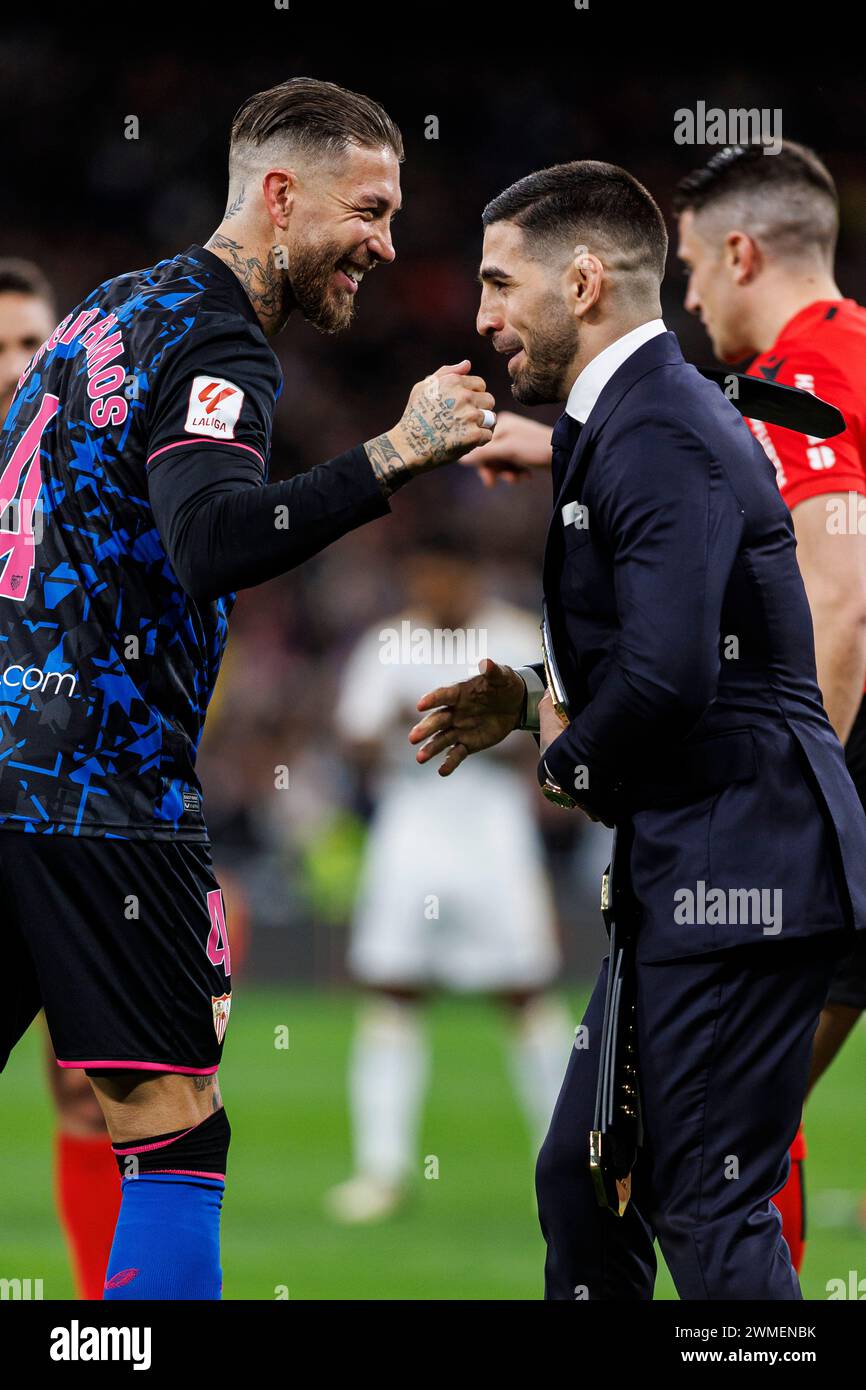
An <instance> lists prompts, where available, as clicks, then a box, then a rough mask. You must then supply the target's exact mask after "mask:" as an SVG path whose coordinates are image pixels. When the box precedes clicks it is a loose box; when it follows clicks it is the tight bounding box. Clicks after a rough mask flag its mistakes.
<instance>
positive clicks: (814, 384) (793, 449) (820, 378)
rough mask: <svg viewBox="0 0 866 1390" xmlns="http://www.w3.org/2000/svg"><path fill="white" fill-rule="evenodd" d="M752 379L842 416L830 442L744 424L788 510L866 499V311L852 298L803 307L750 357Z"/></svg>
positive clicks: (772, 427)
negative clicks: (852, 495)
mask: <svg viewBox="0 0 866 1390" xmlns="http://www.w3.org/2000/svg"><path fill="white" fill-rule="evenodd" d="M749 376H762V377H765V378H766V379H767V380H768V381H778V382H779V384H780V385H781V386H797V387H799V388H800V390H802V391H811V392H812V393H813V394H814V395H816V396H821V397H822V398H823V399H824V400H825V401H829V402H830V403H831V405H835V406H838V407H839V409H840V410H841V412H842V414H843V415H844V416H845V421H846V424H847V429H846V430H844V431H843V433H842V434H837V435H836V436H835V438H834V439H828V440H820V439H813V438H812V436H811V435H805V434H798V433H797V431H796V430H787V429H784V428H783V427H782V426H781V425H767V424H764V422H763V421H761V420H750V421H749V424H750V426H751V427H752V431H753V433H754V434H755V437H756V438H757V439H758V441H759V443H761V444H762V445H763V447H764V450H765V452H766V453H767V455H768V456H769V458H770V460H771V462H772V463H773V465H774V467H775V469H776V480H777V482H778V484H779V489H780V491H781V493H782V496H783V497H784V499H785V501H786V502H787V504H788V506H789V507H790V509H791V510H792V511H793V509H794V507H796V506H797V504H798V502H802V501H804V500H805V498H807V497H818V496H820V495H821V494H822V493H825V492H859V493H863V494H866V309H864V308H862V307H861V306H860V305H859V304H858V303H857V302H856V301H855V300H853V299H836V300H826V299H823V300H818V301H817V302H816V303H815V304H810V305H809V306H808V307H807V308H805V309H801V310H800V312H799V314H795V315H794V317H793V318H792V319H791V320H790V321H789V322H788V323H786V324H785V327H784V328H783V329H782V331H781V333H780V334H779V336H778V338H777V339H776V341H775V343H774V344H773V346H772V347H771V348H770V350H769V352H765V353H762V354H761V356H760V357H756V358H755V360H754V362H753V363H752V365H751V366H750V367H749Z"/></svg>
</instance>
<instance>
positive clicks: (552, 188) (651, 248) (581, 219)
mask: <svg viewBox="0 0 866 1390" xmlns="http://www.w3.org/2000/svg"><path fill="white" fill-rule="evenodd" d="M481 220H482V222H483V224H484V226H485V227H489V226H490V225H491V223H493V222H501V221H507V222H514V223H515V224H516V225H517V226H518V227H521V228H522V229H523V231H524V232H526V233H527V234H528V235H529V236H530V237H536V236H537V237H540V238H543V239H544V240H548V241H549V240H553V239H556V240H561V239H562V238H563V237H564V236H570V237H572V238H573V239H574V240H575V241H586V242H587V243H588V242H590V241H591V240H592V238H593V235H594V234H595V235H597V236H600V237H601V238H602V239H603V240H604V241H606V242H609V243H611V244H612V245H613V246H615V247H616V249H617V250H619V251H622V252H624V253H626V254H627V255H629V258H630V260H631V262H632V266H633V268H634V269H635V270H638V271H644V272H646V271H651V272H652V273H653V274H654V275H656V276H657V278H658V279H659V281H661V280H662V279H663V278H664V273H665V261H666V259H667V251H668V234H667V230H666V228H665V220H664V217H663V216H662V213H661V209H660V208H659V206H658V204H657V203H656V201H655V199H654V198H653V197H652V195H651V194H650V193H649V192H648V191H647V189H646V188H644V186H643V184H642V183H638V181H637V179H636V178H634V177H633V176H632V175H631V174H629V173H627V171H626V170H625V169H620V168H619V167H618V166H617V165H616V164H604V163H602V162H601V161H600V160H597V159H579V160H575V161H574V162H573V163H571V164H554V165H553V166H552V167H551V168H550V169H540V170H539V171H538V172H537V173H535V174H527V175H526V177H525V178H523V179H518V181H517V183H513V184H512V185H511V187H510V188H506V189H505V191H504V192H503V193H500V194H499V195H498V197H496V198H493V199H492V201H491V202H489V203H488V204H487V206H486V208H485V209H484V212H483V214H482V218H481Z"/></svg>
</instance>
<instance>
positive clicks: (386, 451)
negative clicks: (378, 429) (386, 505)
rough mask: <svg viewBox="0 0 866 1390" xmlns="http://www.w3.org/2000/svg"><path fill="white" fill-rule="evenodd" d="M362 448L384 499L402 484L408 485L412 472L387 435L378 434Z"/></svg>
mask: <svg viewBox="0 0 866 1390" xmlns="http://www.w3.org/2000/svg"><path fill="white" fill-rule="evenodd" d="M364 448H365V449H366V451H367V458H368V459H369V460H370V464H371V466H372V469H373V472H374V473H375V475H376V479H377V481H378V483H379V486H380V488H381V489H382V491H383V492H384V494H385V496H386V497H390V496H391V494H392V492H396V491H397V489H398V488H400V487H402V486H403V484H404V483H408V481H409V479H410V478H411V476H412V470H411V469H410V468H409V467H408V465H407V463H406V461H405V459H404V458H403V456H402V455H401V454H400V453H399V452H398V451H397V450H396V449H395V448H394V445H393V444H392V443H391V441H390V439H389V438H388V436H387V434H380V435H379V436H378V438H377V439H368V440H367V443H366V444H365V445H364Z"/></svg>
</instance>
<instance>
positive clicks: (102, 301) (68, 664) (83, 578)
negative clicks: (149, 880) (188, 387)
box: [0, 254, 273, 840]
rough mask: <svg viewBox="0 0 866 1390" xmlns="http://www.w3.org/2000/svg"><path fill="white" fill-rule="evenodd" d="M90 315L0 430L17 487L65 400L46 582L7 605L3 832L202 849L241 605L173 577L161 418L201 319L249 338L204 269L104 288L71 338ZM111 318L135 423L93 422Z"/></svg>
mask: <svg viewBox="0 0 866 1390" xmlns="http://www.w3.org/2000/svg"><path fill="white" fill-rule="evenodd" d="M89 310H96V311H97V312H96V314H95V315H94V316H93V317H92V318H91V319H90V320H89V322H88V323H87V325H85V326H83V327H82V328H81V329H80V331H79V332H78V334H77V336H76V337H75V338H74V339H73V341H72V342H70V343H66V344H64V343H60V342H57V343H56V345H55V346H54V347H53V348H52V349H51V350H50V351H46V352H45V353H44V354H42V356H41V357H40V354H37V355H36V358H35V359H34V365H33V367H32V370H31V372H30V375H29V377H28V378H27V380H26V381H25V382H24V383H23V384H22V386H21V388H20V389H19V391H18V392H17V394H16V396H15V399H14V400H13V403H12V405H11V407H10V410H9V413H8V416H7V418H6V420H5V422H4V424H3V427H2V429H0V479H2V478H3V475H4V470H6V468H7V465H8V464H9V462H10V459H12V457H13V454H14V451H15V449H16V445H17V444H18V443H19V441H20V440H21V438H22V435H23V434H24V432H25V430H26V429H27V428H28V426H29V425H30V424H31V422H32V421H33V420H34V418H35V417H36V416H37V413H38V411H39V409H40V404H41V403H42V401H43V398H44V397H45V395H46V393H49V394H50V395H51V396H55V397H57V398H58V399H59V409H58V411H57V413H56V415H55V416H54V418H53V420H52V421H51V423H50V424H49V425H48V427H47V428H46V430H45V432H44V433H43V435H42V440H41V449H40V451H39V455H38V458H39V465H40V470H41V478H42V487H41V492H40V495H39V504H38V512H37V517H36V522H37V527H38V525H39V524H40V522H41V529H42V534H41V539H37V543H36V546H35V551H34V552H33V569H32V573H31V576H30V582H29V585H28V586H27V587H26V592H25V593H24V594H23V597H18V598H13V597H8V596H2V595H0V827H2V828H6V829H18V830H25V831H30V832H38V833H44V834H54V833H71V834H97V835H109V836H111V837H113V838H129V837H133V838H142V837H144V838H149V837H155V838H180V839H192V840H201V839H205V838H206V830H205V827H204V820H203V816H202V812H201V801H200V793H201V789H200V786H199V782H198V779H197V777H196V773H195V759H196V751H197V748H198V743H199V739H200V737H201V732H202V727H203V724H204V717H205V712H206V710H207V706H208V702H209V701H210V698H211V695H212V694H213V689H214V685H215V683H216V678H217V674H218V672H219V667H220V661H221V659H222V654H223V651H224V648H225V643H226V637H227V628H228V616H229V613H230V611H231V607H232V604H233V602H234V597H235V596H234V594H228V595H226V596H225V597H224V598H221V599H218V600H216V601H215V602H212V603H204V604H196V603H194V602H193V601H192V600H191V599H190V598H189V597H188V595H187V594H186V593H185V591H184V590H183V589H182V587H181V585H180V584H179V582H178V579H177V577H176V575H175V574H174V572H173V570H172V567H171V564H170V563H169V560H168V557H167V555H166V552H165V549H164V547H163V544H162V541H161V539H160V536H159V533H158V531H157V528H156V525H155V523H154V518H153V513H152V511H151V508H150V504H149V501H148V492H147V472H146V459H147V450H148V415H149V410H150V407H151V405H152V404H154V403H155V400H156V396H157V395H159V401H160V405H162V401H163V398H164V395H165V393H166V392H168V391H169V388H168V387H167V386H166V384H165V383H166V382H167V381H168V380H169V378H170V376H171V372H172V371H173V370H174V368H173V360H174V354H175V353H176V352H177V349H178V347H179V346H180V345H181V344H182V343H183V340H184V339H185V338H186V337H187V335H188V334H189V333H190V330H191V329H192V328H193V327H194V326H195V325H196V323H197V321H198V320H199V317H200V314H201V313H202V311H203V310H206V311H207V313H208V315H209V316H211V317H212V318H213V321H214V322H216V323H220V324H222V325H223V326H226V325H228V327H229V328H231V327H232V325H233V324H235V323H237V325H238V326H239V329H241V330H243V329H244V328H245V329H246V331H247V333H249V331H250V330H249V324H248V321H247V320H245V319H244V317H243V314H242V312H241V311H240V310H239V308H238V303H237V299H236V297H235V296H233V294H232V292H231V286H227V285H226V282H225V279H224V278H222V277H221V276H220V275H219V274H218V273H215V272H214V270H213V269H212V268H211V267H210V266H208V265H204V264H202V263H201V262H200V261H198V260H196V259H194V258H193V257H192V256H190V255H189V254H184V255H181V256H176V257H174V258H173V259H172V260H166V261H161V262H160V263H159V264H158V265H155V266H153V267H151V268H149V269H147V270H142V271H137V272H133V273H131V274H127V275H121V276H119V277H118V278H117V279H114V280H107V281H105V283H104V284H102V285H100V286H99V287H98V288H97V289H96V290H94V291H93V292H92V294H90V295H89V296H88V297H87V299H85V300H84V301H83V303H82V304H81V305H79V306H78V307H77V308H76V309H75V310H73V312H72V314H71V315H70V316H69V323H70V324H74V323H75V321H76V320H77V319H78V318H79V316H80V315H82V314H85V313H87V311H89ZM112 314H113V315H114V316H115V319H116V322H114V323H113V325H111V326H109V327H108V329H107V331H106V333H105V335H104V337H103V338H102V340H101V341H102V342H103V343H106V342H108V339H109V338H110V337H111V335H113V334H114V333H116V332H118V331H119V332H120V334H121V341H122V347H123V351H122V353H121V354H120V355H116V354H114V355H111V356H110V357H108V358H107V360H106V364H105V370H109V369H110V368H112V367H115V366H120V367H122V369H123V383H122V385H120V386H118V387H117V388H116V389H115V388H113V394H114V395H115V396H117V397H122V400H123V401H125V403H126V404H125V409H124V408H123V406H122V405H120V404H119V405H118V407H117V410H116V412H115V413H116V415H120V414H121V413H122V414H123V417H124V418H122V419H120V418H114V417H112V418H111V419H110V420H107V421H106V420H105V419H104V418H103V420H102V421H100V420H99V419H97V420H96V421H94V418H93V416H92V414H91V412H92V411H93V410H94V409H95V404H94V397H93V395H92V394H88V388H89V386H90V385H91V377H92V372H93V369H92V367H91V370H89V366H91V364H90V363H89V355H88V349H87V346H86V343H85V344H83V343H82V342H81V338H82V336H85V337H86V335H87V331H88V328H98V327H99V325H100V324H101V323H103V322H104V320H105V318H106V316H108V315H112ZM209 321H210V318H209ZM49 341H50V340H49ZM262 343H264V339H262ZM93 352H94V354H95V355H96V356H98V352H99V344H98V343H96V344H94V347H93ZM99 370H102V367H101V365H100V366H99V367H98V368H96V371H97V373H98V371H99ZM200 370H202V371H205V372H206V371H208V370H211V371H212V370H213V368H212V367H209V366H208V363H207V361H204V362H203V363H202V365H201V368H200ZM96 380H97V378H93V384H94V385H95V384H96ZM187 381H188V378H187ZM111 396H112V392H109V393H108V396H107V397H103V398H102V399H103V400H107V399H111ZM270 400H271V405H272V402H273V391H272V392H271V397H270ZM182 426H183V416H181V417H180V430H179V432H182ZM22 477H23V473H22ZM2 490H3V489H2V488H0V491H2ZM3 524H4V525H7V524H8V523H5V522H4V523H3ZM8 563H9V564H12V560H11V559H10V560H9V561H8ZM6 564H7V558H6V554H5V553H0V572H2V570H3V567H4V566H5V565H6Z"/></svg>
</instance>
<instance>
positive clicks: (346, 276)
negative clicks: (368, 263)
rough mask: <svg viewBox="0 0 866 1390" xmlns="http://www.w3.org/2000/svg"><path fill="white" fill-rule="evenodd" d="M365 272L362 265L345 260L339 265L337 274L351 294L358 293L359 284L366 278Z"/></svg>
mask: <svg viewBox="0 0 866 1390" xmlns="http://www.w3.org/2000/svg"><path fill="white" fill-rule="evenodd" d="M364 273H365V272H364V269H363V268H362V267H361V266H357V265H351V264H349V263H347V262H345V261H344V262H343V264H342V265H338V266H337V276H338V278H339V280H340V282H341V284H342V285H343V288H344V289H347V290H348V291H349V293H350V294H357V293H358V286H359V285H360V283H361V281H362V280H363V278H364Z"/></svg>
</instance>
